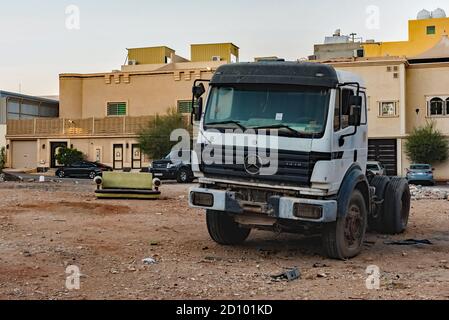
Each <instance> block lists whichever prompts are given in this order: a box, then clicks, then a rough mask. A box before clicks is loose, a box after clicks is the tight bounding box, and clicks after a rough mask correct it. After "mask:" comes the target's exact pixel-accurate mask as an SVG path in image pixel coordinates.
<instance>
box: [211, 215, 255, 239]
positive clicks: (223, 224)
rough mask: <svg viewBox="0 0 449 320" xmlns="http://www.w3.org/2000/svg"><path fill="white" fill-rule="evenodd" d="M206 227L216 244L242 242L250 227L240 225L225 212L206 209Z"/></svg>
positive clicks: (249, 231) (246, 236)
mask: <svg viewBox="0 0 449 320" xmlns="http://www.w3.org/2000/svg"><path fill="white" fill-rule="evenodd" d="M206 216H207V229H208V230H209V234H210V236H211V238H212V239H213V240H214V241H215V242H217V243H218V244H221V245H225V246H229V245H238V244H241V243H243V242H244V241H245V240H246V239H247V238H248V236H249V234H250V233H251V229H246V228H242V227H240V225H239V224H238V223H236V222H235V221H234V219H233V218H232V216H230V215H229V214H227V213H226V212H218V211H213V210H207V214H206Z"/></svg>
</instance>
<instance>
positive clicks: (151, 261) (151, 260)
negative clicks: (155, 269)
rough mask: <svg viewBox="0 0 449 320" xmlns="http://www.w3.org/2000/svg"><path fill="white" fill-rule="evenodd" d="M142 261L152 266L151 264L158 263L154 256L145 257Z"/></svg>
mask: <svg viewBox="0 0 449 320" xmlns="http://www.w3.org/2000/svg"><path fill="white" fill-rule="evenodd" d="M142 263H143V264H145V265H147V266H150V265H153V264H156V263H157V262H156V260H155V259H153V258H145V259H143V260H142Z"/></svg>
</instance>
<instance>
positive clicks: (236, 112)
mask: <svg viewBox="0 0 449 320" xmlns="http://www.w3.org/2000/svg"><path fill="white" fill-rule="evenodd" d="M329 97H330V91H329V89H322V88H310V87H297V86H296V87H292V86H263V87H262V86H260V85H258V86H248V85H245V86H232V87H227V86H224V87H213V88H212V89H211V93H210V98H209V102H208V105H207V108H206V115H205V120H204V124H205V126H206V127H208V128H209V127H210V128H218V129H221V128H236V129H238V128H240V129H241V128H242V127H243V128H246V129H265V128H266V129H271V128H277V129H279V130H280V134H281V131H282V134H283V135H289V136H291V135H294V136H297V135H298V134H301V135H306V136H315V137H317V136H319V135H322V134H323V133H324V129H325V126H326V119H327V112H328V106H329Z"/></svg>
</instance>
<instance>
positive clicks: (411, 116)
mask: <svg viewBox="0 0 449 320" xmlns="http://www.w3.org/2000/svg"><path fill="white" fill-rule="evenodd" d="M326 63H329V64H332V65H333V66H334V67H336V68H337V69H341V70H346V71H351V72H353V73H356V74H359V75H360V76H362V77H363V79H364V80H365V82H366V87H367V89H368V104H369V105H368V108H369V109H368V110H369V111H368V112H369V138H370V143H369V144H370V151H369V153H370V159H371V160H379V161H382V162H384V163H385V164H387V166H388V169H389V172H390V174H394V173H395V172H396V174H397V175H405V174H406V169H407V168H408V167H409V165H410V162H409V160H408V159H407V157H406V155H405V148H404V143H405V139H406V138H407V136H408V135H409V134H410V133H411V132H412V131H413V129H414V128H416V127H418V126H422V125H425V124H426V122H427V121H435V123H436V124H437V127H438V129H439V130H440V131H441V132H442V133H443V134H444V135H446V136H448V138H449V86H448V85H447V84H448V83H449V38H448V37H447V36H446V35H444V36H442V37H441V39H440V42H439V43H437V44H436V46H435V47H434V48H431V49H430V50H428V51H427V52H424V53H422V54H420V55H419V56H416V57H413V58H408V59H407V58H405V57H378V58H350V59H335V60H332V61H327V62H326ZM435 177H436V179H438V180H447V179H449V162H447V163H445V164H441V165H437V166H436V170H435Z"/></svg>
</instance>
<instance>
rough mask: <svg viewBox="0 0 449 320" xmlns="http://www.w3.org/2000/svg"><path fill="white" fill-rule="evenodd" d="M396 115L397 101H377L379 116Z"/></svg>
mask: <svg viewBox="0 0 449 320" xmlns="http://www.w3.org/2000/svg"><path fill="white" fill-rule="evenodd" d="M397 115H398V103H397V101H382V102H379V116H380V117H385V118H387V117H396V116H397Z"/></svg>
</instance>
